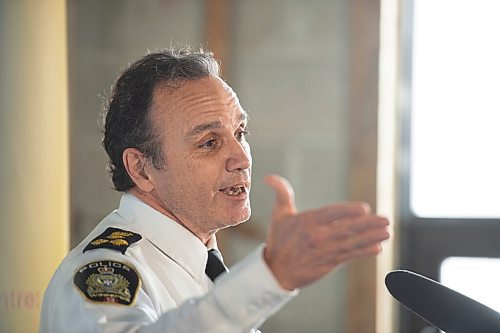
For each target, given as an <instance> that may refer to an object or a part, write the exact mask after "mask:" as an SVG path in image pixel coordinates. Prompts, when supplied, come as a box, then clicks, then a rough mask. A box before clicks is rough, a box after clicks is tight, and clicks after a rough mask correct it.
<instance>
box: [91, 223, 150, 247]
mask: <svg viewBox="0 0 500 333" xmlns="http://www.w3.org/2000/svg"><path fill="white" fill-rule="evenodd" d="M141 239H142V236H141V235H139V234H136V233H135V232H131V231H126V230H122V229H118V228H111V227H110V228H107V229H106V230H105V231H104V232H103V233H102V234H100V235H99V236H97V237H96V238H94V239H93V240H92V241H91V242H90V243H89V244H88V245H87V246H86V247H85V248H84V249H83V252H84V253H85V251H89V250H94V249H102V248H106V249H111V250H116V251H120V252H121V253H123V254H125V251H127V249H128V247H129V246H130V244H133V243H135V242H138V241H140V240H141Z"/></svg>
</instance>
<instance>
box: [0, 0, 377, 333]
mask: <svg viewBox="0 0 500 333" xmlns="http://www.w3.org/2000/svg"><path fill="white" fill-rule="evenodd" d="M66 5H67V32H68V38H67V42H68V51H67V55H68V82H69V84H68V87H69V102H68V116H69V121H68V124H69V141H68V142H69V171H70V172H69V174H70V176H69V225H70V240H71V241H70V243H71V244H70V245H71V247H73V246H75V245H77V244H78V243H79V242H80V241H81V240H82V239H83V238H84V236H85V235H86V234H87V233H88V232H89V231H90V230H92V228H93V227H94V226H95V225H96V224H97V223H98V222H99V221H100V220H101V219H102V218H103V217H104V216H105V215H106V214H108V213H109V212H110V211H111V210H113V209H115V208H116V207H117V205H118V202H119V198H120V193H117V192H115V191H113V190H112V188H111V187H112V184H111V182H110V180H109V178H108V174H107V172H106V163H107V157H106V155H105V152H104V150H103V149H102V148H101V144H100V141H101V132H100V125H101V116H102V115H101V109H102V105H103V102H104V101H105V99H106V97H107V96H109V94H110V90H111V86H112V84H113V82H114V80H115V79H116V77H117V76H118V75H119V73H120V71H121V70H122V69H123V68H124V67H125V66H126V65H127V64H128V63H129V62H130V61H132V60H134V59H136V58H138V57H140V56H142V55H144V54H145V53H146V52H147V51H148V50H150V51H153V50H156V49H158V48H164V47H169V46H170V45H184V44H189V45H191V46H192V47H193V48H198V47H200V46H202V47H204V48H207V49H211V50H213V51H214V52H215V55H216V57H217V58H219V59H221V60H222V70H223V77H224V78H225V79H226V80H227V82H228V83H229V84H230V85H231V86H232V87H233V88H234V90H235V91H236V92H237V94H238V95H239V98H240V101H241V103H242V105H243V107H244V108H245V109H246V111H247V112H248V113H249V114H250V133H251V135H250V137H249V141H250V143H251V145H252V153H253V157H254V170H253V175H254V176H253V177H254V178H253V186H252V194H251V199H252V208H253V210H252V211H253V215H252V218H251V220H250V221H249V222H248V223H246V224H244V225H242V226H240V227H237V228H234V229H232V230H228V231H224V232H223V233H222V234H221V236H220V240H221V245H222V247H223V251H224V254H225V258H226V261H227V262H228V263H229V265H231V264H232V263H235V262H237V261H238V260H239V259H241V258H242V257H243V256H245V254H246V253H247V252H248V251H249V250H251V249H253V248H254V247H255V246H256V245H257V244H259V243H261V242H262V241H263V240H264V237H265V233H266V228H267V221H268V218H269V215H270V211H271V207H272V204H273V196H272V192H271V191H270V190H268V189H267V188H266V187H265V186H264V184H263V183H262V178H263V177H264V176H265V175H266V174H269V173H278V174H281V175H283V176H285V177H287V178H288V179H289V180H290V182H291V183H292V185H293V186H294V188H295V192H296V200H297V206H298V208H299V209H301V210H303V209H308V208H314V207H318V206H320V205H324V204H327V203H331V202H334V201H341V200H347V199H356V200H365V201H368V202H370V203H371V204H375V203H376V201H375V187H376V186H375V178H376V148H377V147H376V133H377V121H376V120H377V118H376V112H377V80H378V72H377V71H378V20H379V1H371V0H366V1H349V0H272V1H265V0H234V1H231V0H219V1H217V0H205V1H203V0H143V1H134V0H106V1H102V0H85V1H77V0H69V1H67V2H66ZM214 9H215V10H214ZM218 32H219V33H218ZM2 89H3V87H2ZM1 126H4V124H1ZM2 223H4V222H3V221H2ZM375 279H376V277H375V264H374V261H373V260H367V261H362V262H358V263H357V264H354V265H352V266H343V267H340V268H338V269H337V270H336V271H335V272H334V273H333V274H330V275H329V276H328V277H327V278H325V279H323V280H321V282H319V283H317V284H315V285H313V286H311V287H308V288H305V289H304V290H302V291H301V295H300V297H298V298H296V299H295V300H293V301H292V302H291V303H290V304H289V305H288V306H287V307H286V308H285V309H283V311H281V312H280V313H278V314H277V315H276V316H274V317H273V318H271V319H270V320H268V322H266V323H265V325H264V327H263V328H262V330H263V331H264V332H306V331H309V332H318V333H321V332H361V331H362V332H374V331H375V319H374V316H375V310H374V307H375V294H374V293H375V287H374V285H375V282H374V281H375ZM360 285H361V286H363V287H361V288H358V287H359V286H360ZM0 305H1V304H0Z"/></svg>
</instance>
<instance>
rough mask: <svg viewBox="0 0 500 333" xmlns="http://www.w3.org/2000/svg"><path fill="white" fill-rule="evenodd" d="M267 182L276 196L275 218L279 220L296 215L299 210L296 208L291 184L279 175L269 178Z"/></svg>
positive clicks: (266, 179)
mask: <svg viewBox="0 0 500 333" xmlns="http://www.w3.org/2000/svg"><path fill="white" fill-rule="evenodd" d="M265 182H266V184H267V185H269V186H270V187H271V188H272V189H273V190H274V193H275V195H276V201H275V204H274V209H273V217H274V218H278V219H279V218H280V217H284V216H289V215H293V214H295V213H296V212H297V208H296V207H295V198H294V193H293V188H292V186H291V185H290V183H289V182H288V181H287V180H286V179H285V178H283V177H280V176H277V175H269V176H267V177H266V178H265Z"/></svg>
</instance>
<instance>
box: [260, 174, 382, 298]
mask: <svg viewBox="0 0 500 333" xmlns="http://www.w3.org/2000/svg"><path fill="white" fill-rule="evenodd" d="M266 183H267V184H268V185H269V186H271V187H272V188H273V189H274V191H275V193H276V202H275V206H274V209H273V213H272V221H271V223H270V226H269V233H268V237H267V242H266V248H265V250H264V260H265V261H266V263H267V264H268V266H269V268H270V269H271V271H272V272H273V274H274V276H275V277H276V279H277V280H278V282H279V283H280V285H281V287H282V288H284V289H287V290H293V289H295V288H300V287H304V286H306V285H308V284H310V283H313V282H314V281H316V280H318V279H320V278H321V277H323V276H324V275H326V274H327V273H328V272H330V271H331V270H332V269H333V268H335V267H336V266H338V265H339V264H341V263H343V262H345V261H347V260H350V259H353V258H356V257H361V256H370V255H376V254H378V253H379V252H380V251H381V249H382V248H381V244H380V243H381V242H382V241H383V240H386V239H388V238H389V231H388V226H389V221H388V220H387V219H386V218H384V217H381V216H378V215H374V214H371V213H370V206H369V205H368V204H366V203H362V202H344V203H338V204H333V205H328V206H325V207H322V208H318V209H314V210H310V211H306V212H299V213H297V209H296V208H295V200H294V194H293V189H292V187H291V185H290V184H289V183H288V181H286V180H285V179H284V178H281V177H279V176H276V175H271V176H268V177H267V178H266Z"/></svg>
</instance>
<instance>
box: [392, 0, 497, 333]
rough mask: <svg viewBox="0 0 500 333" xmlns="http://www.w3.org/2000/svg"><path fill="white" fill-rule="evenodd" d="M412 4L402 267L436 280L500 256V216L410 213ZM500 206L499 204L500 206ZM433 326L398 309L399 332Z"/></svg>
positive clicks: (404, 16) (407, 9)
mask: <svg viewBox="0 0 500 333" xmlns="http://www.w3.org/2000/svg"><path fill="white" fill-rule="evenodd" d="M414 1H418V0H403V1H402V3H401V12H400V13H401V22H402V24H401V41H400V47H401V49H400V59H401V72H400V73H401V74H400V75H401V76H400V84H401V86H400V88H401V89H400V92H401V98H400V101H401V103H400V108H401V110H400V111H401V124H400V128H401V132H400V140H401V141H400V142H401V146H400V147H401V150H400V153H399V157H398V164H399V170H400V171H399V184H400V185H399V193H400V194H401V196H400V198H401V200H400V218H401V228H400V232H401V234H400V244H399V256H400V267H401V269H407V270H411V271H415V272H417V273H419V274H422V275H425V276H427V277H430V278H432V279H435V280H437V281H439V280H440V276H439V272H440V266H441V263H442V262H443V260H444V259H446V258H448V257H488V258H500V245H499V244H500V218H440V217H439V218H438V217H419V216H416V215H415V214H414V213H413V212H412V210H411V206H410V205H411V203H410V190H411V189H410V179H411V178H410V177H411V172H412V170H411V163H410V162H411V153H412V152H411V119H412V111H413V110H411V104H412V103H411V101H412V100H411V98H412V44H413V14H414V12H413V6H414ZM499 204H500V202H499ZM429 326H431V325H430V324H428V323H427V322H426V321H424V320H423V319H421V318H419V317H418V316H416V315H415V314H413V313H412V312H411V311H409V310H407V309H406V308H404V307H402V306H399V331H400V332H421V331H422V329H424V328H425V327H429Z"/></svg>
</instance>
